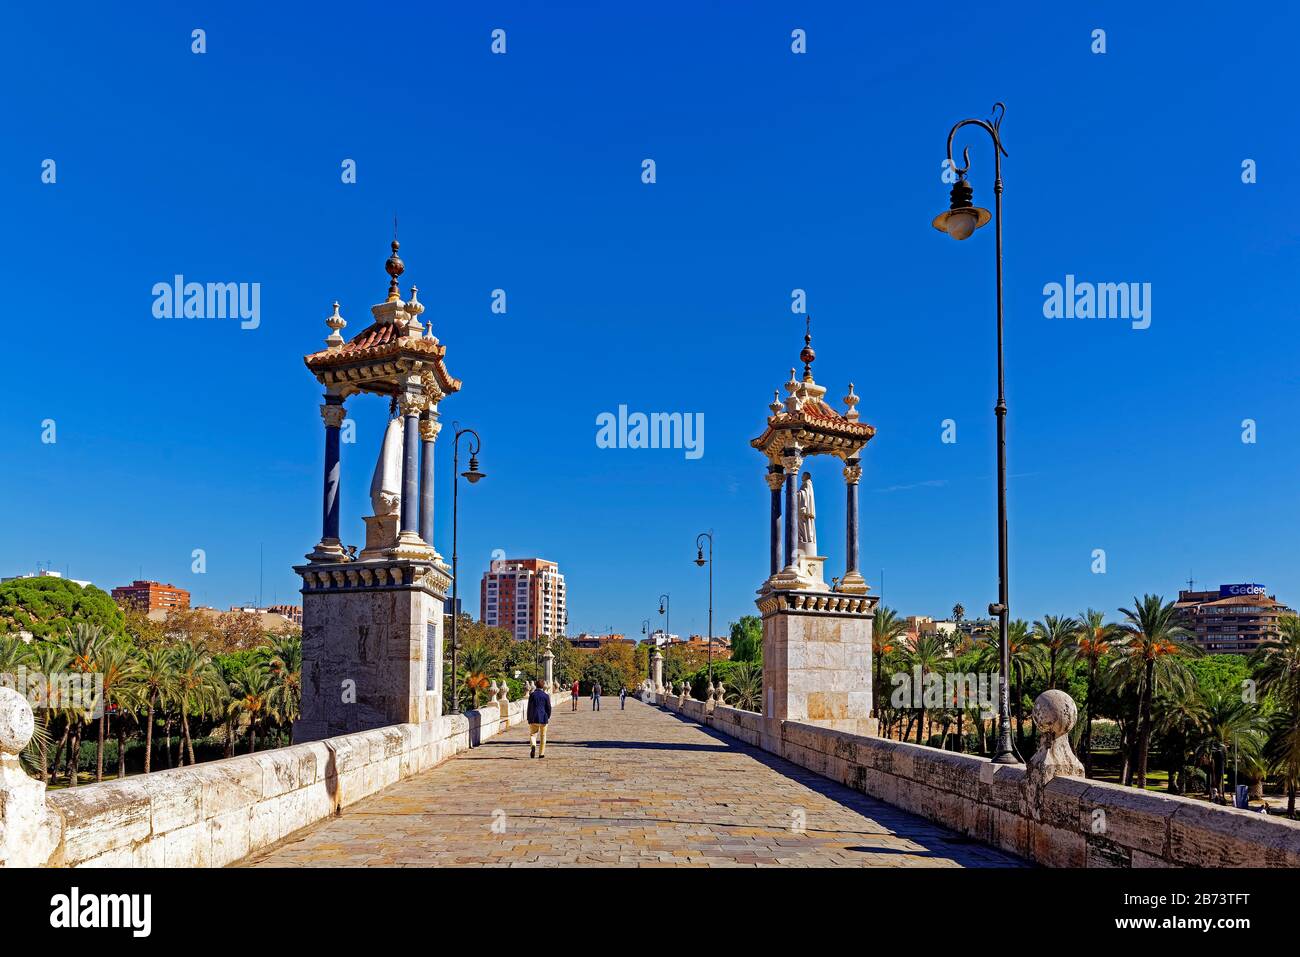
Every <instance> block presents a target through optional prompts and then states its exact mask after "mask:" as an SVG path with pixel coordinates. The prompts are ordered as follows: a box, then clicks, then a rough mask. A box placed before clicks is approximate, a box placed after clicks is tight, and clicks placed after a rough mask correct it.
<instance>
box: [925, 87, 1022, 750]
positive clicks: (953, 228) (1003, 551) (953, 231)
mask: <svg viewBox="0 0 1300 957" xmlns="http://www.w3.org/2000/svg"><path fill="white" fill-rule="evenodd" d="M1006 110H1007V108H1006V106H1005V105H1004V104H1002V103H995V104H994V105H993V116H992V118H991V119H989V120H975V119H966V120H962V121H961V122H960V123H958V124H957V125H956V126H954V127H953V128H952V129H951V130H950V131H949V133H948V165H949V166H950V167H952V170H953V172H955V173H956V174H957V182H955V183H954V184H953V187H952V194H951V203H950V204H949V207H948V209H947V210H945V211H944V212H942V213H940V214H939V215H938V216H936V217H935V218H934V221H933V223H932V225H933V226H934V228H935V229H937V230H939V231H940V232H944V233H947V234H948V235H949V236H951V237H952V238H953V239H967V238H968V237H969V236H970V235H971V234H972V233H973V232H975V230H977V229H979V228H980V227H981V226H983V225H985V224H986V223H987V222H988V221H989V218H990V217H989V211H988V210H987V209H982V208H980V207H978V206H976V205H974V203H973V202H972V200H973V199H974V195H975V191H974V189H973V188H972V187H971V185H970V183H968V182H967V181H966V174H967V173H968V172H969V171H970V147H966V149H964V150H963V151H962V162H963V163H964V164H965V165H963V166H958V165H957V164H956V163H955V162H953V158H952V141H953V138H954V137H955V136H956V135H957V131H958V130H960V129H961V128H962V127H963V126H977V127H979V128H980V129H982V130H984V132H986V133H988V135H989V137H990V138H991V139H992V140H993V210H994V213H993V217H992V218H993V236H994V240H993V243H994V255H995V261H996V269H997V311H998V329H997V331H998V402H997V405H995V406H994V407H993V413H994V415H995V416H996V417H997V423H998V438H997V443H998V447H997V459H998V600H997V601H996V602H993V603H990V604H989V614H990V615H996V616H997V619H998V636H999V637H998V650H999V652H1000V657H1001V662H1000V667H1001V671H1002V674H1001V675H1000V678H1001V680H1000V681H999V682H998V685H999V689H998V726H999V727H998V746H997V751H996V752H995V753H994V755H993V763H994V764H1022V763H1023V761H1022V760H1021V758H1020V755H1019V754H1018V753H1016V746H1015V744H1014V743H1013V742H1012V740H1011V692H1010V685H1009V681H1008V675H1010V673H1011V647H1010V642H1009V641H1008V637H1007V623H1008V620H1009V618H1010V609H1009V607H1008V606H1009V603H1010V598H1009V594H1008V589H1007V395H1006V372H1005V368H1006V367H1005V364H1004V361H1003V355H1002V157H1004V156H1006V155H1007V151H1006V150H1005V149H1004V148H1003V146H1002V137H1001V135H1000V134H999V132H998V128H999V127H1000V126H1001V125H1002V118H1003V116H1005V115H1006Z"/></svg>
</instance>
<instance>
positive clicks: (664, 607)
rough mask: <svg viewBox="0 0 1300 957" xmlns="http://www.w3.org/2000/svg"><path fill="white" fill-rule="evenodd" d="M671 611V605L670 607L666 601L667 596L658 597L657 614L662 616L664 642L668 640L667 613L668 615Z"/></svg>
mask: <svg viewBox="0 0 1300 957" xmlns="http://www.w3.org/2000/svg"><path fill="white" fill-rule="evenodd" d="M672 610H673V609H672V605H671V604H670V603H669V601H668V596H667V595H660V596H659V614H661V615H663V616H664V641H667V640H668V631H669V627H670V626H669V624H668V620H669V613H670V612H671V611H672Z"/></svg>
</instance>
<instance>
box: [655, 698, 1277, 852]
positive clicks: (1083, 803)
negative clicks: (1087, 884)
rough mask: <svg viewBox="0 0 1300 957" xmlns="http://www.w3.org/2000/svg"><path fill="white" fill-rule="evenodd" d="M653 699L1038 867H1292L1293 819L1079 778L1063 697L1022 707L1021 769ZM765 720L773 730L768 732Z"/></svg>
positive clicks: (1068, 705)
mask: <svg viewBox="0 0 1300 957" xmlns="http://www.w3.org/2000/svg"><path fill="white" fill-rule="evenodd" d="M655 699H656V703H657V704H658V705H660V706H661V707H663V708H666V709H668V710H670V711H674V712H677V713H679V714H682V715H683V716H685V717H689V718H692V719H694V720H696V721H698V722H700V723H702V724H706V725H708V726H709V727H712V728H714V729H715V730H717V731H719V732H722V733H723V734H726V735H728V736H729V737H732V738H735V739H737V740H739V741H742V742H744V743H745V744H748V745H751V746H753V747H757V748H762V747H764V743H765V742H772V741H775V742H777V745H776V747H768V748H766V750H769V751H771V752H773V753H775V754H779V755H780V756H781V757H783V758H785V759H786V760H788V761H790V762H792V763H794V764H797V765H799V766H800V767H804V768H807V769H809V770H810V771H814V772H816V773H817V774H820V775H822V776H824V777H827V778H830V779H831V780H834V781H838V782H839V783H841V784H844V785H846V786H848V787H851V788H853V789H854V790H856V791H860V792H862V793H863V794H867V795H869V796H871V797H874V798H877V799H878V800H881V801H884V802H885V803H887V804H892V805H894V806H895V807H899V808H902V809H903V810H906V811H910V812H911V813H913V814H916V815H919V816H920V817H924V818H927V819H928V820H931V821H934V822H935V823H937V824H941V825H943V826H945V827H948V828H951V829H952V830H954V831H957V832H958V833H960V834H963V835H966V836H967V837H971V838H974V839H975V840H979V841H983V842H984V843H986V844H989V845H992V846H993V847H997V848H1000V849H1001V850H1004V851H1008V852H1010V853H1012V854H1017V855H1019V856H1020V857H1023V858H1026V859H1028V860H1031V861H1034V862H1036V863H1039V864H1043V865H1046V866H1050V867H1293V868H1294V867H1300V822H1296V821H1289V820H1286V819H1284V818H1280V817H1270V816H1266V815H1263V814H1259V813H1256V812H1254V811H1246V810H1239V809H1236V808H1230V807H1223V806H1220V805H1215V804H1208V803H1206V802H1204V801H1197V800H1194V799H1192V798H1186V797H1180V796H1177V795H1172V794H1162V793H1158V792H1155V791H1139V790H1137V789H1135V788H1129V787H1122V786H1120V785H1117V784H1108V783H1105V782H1102V781H1092V780H1088V779H1086V778H1084V777H1082V771H1083V769H1082V767H1081V766H1080V765H1079V764H1078V759H1077V758H1076V757H1075V756H1074V754H1073V752H1072V751H1071V750H1070V747H1069V736H1068V733H1069V730H1070V728H1071V727H1072V726H1073V724H1074V721H1075V719H1076V717H1077V714H1078V712H1077V709H1076V707H1075V704H1074V702H1073V700H1072V699H1070V697H1069V695H1067V694H1065V692H1063V691H1051V692H1045V693H1044V694H1043V695H1041V696H1039V699H1038V701H1037V702H1035V705H1034V719H1035V721H1036V722H1037V723H1038V726H1039V729H1040V747H1039V750H1038V753H1036V754H1035V755H1034V756H1033V757H1032V758H1030V760H1029V762H1028V764H1027V765H1025V766H1023V767H1022V766H1020V765H996V764H993V763H992V762H991V761H989V760H988V759H987V758H981V757H977V756H975V755H970V754H958V753H956V752H952V751H940V750H937V749H935V748H927V747H922V746H921V745H916V744H910V743H907V742H901V741H893V740H889V739H886V738H875V737H868V736H865V735H858V734H853V733H850V732H847V731H838V730H832V729H829V728H825V727H819V726H817V725H813V724H808V723H803V722H798V721H782V722H769V721H768V720H767V719H765V718H764V717H763V715H761V714H756V713H754V712H752V711H741V710H739V709H736V708H732V707H729V706H727V705H725V704H719V703H715V705H714V707H713V709H712V711H708V710H706V709H705V708H704V707H702V705H701V703H700V702H692V701H687V702H685V704H679V703H678V699H677V698H676V697H675V696H670V695H657V696H655ZM769 724H776V725H779V726H778V727H775V728H773V727H769Z"/></svg>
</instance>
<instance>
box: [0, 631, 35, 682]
mask: <svg viewBox="0 0 1300 957" xmlns="http://www.w3.org/2000/svg"><path fill="white" fill-rule="evenodd" d="M31 654H32V650H31V647H30V646H29V645H28V644H27V642H25V641H23V640H22V639H21V638H14V637H11V636H9V635H0V675H12V674H16V673H17V672H18V669H19V668H21V667H22V666H23V665H25V664H27V663H28V661H29V660H30V659H31Z"/></svg>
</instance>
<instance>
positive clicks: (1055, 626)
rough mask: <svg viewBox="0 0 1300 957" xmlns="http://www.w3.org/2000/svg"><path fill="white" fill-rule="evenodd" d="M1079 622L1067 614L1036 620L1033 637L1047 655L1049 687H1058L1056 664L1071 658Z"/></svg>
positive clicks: (1046, 616) (1045, 616)
mask: <svg viewBox="0 0 1300 957" xmlns="http://www.w3.org/2000/svg"><path fill="white" fill-rule="evenodd" d="M1078 627H1079V623H1078V622H1077V621H1075V620H1074V619H1073V618H1070V617H1069V616H1066V615H1061V616H1057V615H1044V616H1043V620H1042V621H1036V622H1034V629H1033V639H1034V641H1035V642H1036V643H1037V644H1038V645H1039V646H1040V647H1042V649H1043V651H1044V653H1045V654H1046V655H1047V687H1048V688H1049V689H1051V688H1055V687H1056V666H1057V665H1058V664H1062V665H1063V664H1065V663H1067V662H1068V661H1069V659H1070V649H1071V646H1072V644H1073V642H1074V633H1075V631H1076V630H1077V629H1078Z"/></svg>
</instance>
